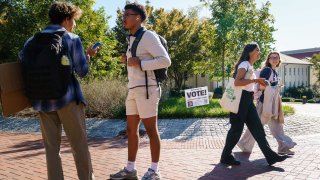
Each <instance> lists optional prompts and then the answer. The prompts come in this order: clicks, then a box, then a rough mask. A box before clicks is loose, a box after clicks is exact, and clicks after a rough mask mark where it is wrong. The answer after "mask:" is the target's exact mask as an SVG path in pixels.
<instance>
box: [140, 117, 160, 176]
mask: <svg viewBox="0 0 320 180" xmlns="http://www.w3.org/2000/svg"><path fill="white" fill-rule="evenodd" d="M143 124H144V127H145V128H146V131H147V134H148V136H149V139H150V150H151V160H152V163H153V166H154V167H151V168H152V169H153V170H154V171H155V172H157V171H158V162H159V158H160V149H161V144H160V135H159V132H158V125H157V116H154V117H150V118H146V119H143Z"/></svg>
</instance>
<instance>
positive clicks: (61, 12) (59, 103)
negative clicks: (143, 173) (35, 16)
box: [21, 2, 97, 180]
mask: <svg viewBox="0 0 320 180" xmlns="http://www.w3.org/2000/svg"><path fill="white" fill-rule="evenodd" d="M81 14H82V11H81V9H79V7H77V6H74V5H72V4H70V3H66V2H55V3H53V4H52V5H51V7H50V9H49V19H50V24H49V25H48V26H47V27H46V28H45V29H44V30H42V31H41V32H40V33H37V34H35V35H34V36H33V37H32V38H30V39H29V40H28V41H27V42H26V43H25V46H24V48H23V50H22V54H21V58H22V59H21V62H22V67H23V76H24V82H25V88H26V95H27V97H28V98H29V99H30V101H31V103H32V106H33V108H34V109H35V110H36V111H39V114H40V125H41V132H42V137H43V141H44V146H45V152H46V160H47V171H48V179H49V180H53V179H54V180H62V179H64V177H63V170H62V163H61V158H60V144H61V133H62V126H63V129H64V131H65V133H66V135H67V137H68V140H69V142H70V144H71V149H72V153H73V157H74V160H75V164H76V168H77V173H78V177H79V179H81V180H91V179H94V175H93V170H92V164H91V157H90V153H89V149H88V143H87V134H86V125H85V113H84V105H85V100H84V97H83V94H82V91H81V88H80V85H79V82H78V81H77V79H76V77H75V75H74V72H75V73H77V75H78V76H80V77H84V76H85V75H86V74H87V73H88V61H89V60H90V57H92V56H94V55H95V54H96V52H97V49H92V48H88V49H87V51H86V55H85V54H84V52H83V47H82V43H81V40H80V38H79V36H77V35H76V34H73V33H71V32H72V31H73V29H74V28H75V26H76V23H75V20H78V19H79V18H80V16H81Z"/></svg>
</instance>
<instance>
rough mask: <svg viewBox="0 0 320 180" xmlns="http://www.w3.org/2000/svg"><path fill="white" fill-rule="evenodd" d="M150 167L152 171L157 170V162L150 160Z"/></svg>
mask: <svg viewBox="0 0 320 180" xmlns="http://www.w3.org/2000/svg"><path fill="white" fill-rule="evenodd" d="M151 169H152V170H153V171H154V172H158V171H159V163H157V162H152V163H151Z"/></svg>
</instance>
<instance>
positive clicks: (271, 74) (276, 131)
mask: <svg viewBox="0 0 320 180" xmlns="http://www.w3.org/2000/svg"><path fill="white" fill-rule="evenodd" d="M280 63H281V60H280V54H279V53H278V52H271V53H269V55H268V58H267V60H266V63H265V67H264V68H263V69H262V70H261V72H260V78H265V79H266V80H269V82H270V85H271V86H274V88H276V93H278V94H276V95H277V96H279V95H280V94H279V93H280V86H277V85H278V84H279V81H278V74H277V72H276V68H277V67H279V65H280ZM265 88H266V86H263V85H260V86H259V89H260V90H261V91H262V95H261V96H260V98H259V100H258V102H257V105H256V107H257V112H258V115H259V117H260V118H261V120H262V124H268V126H269V129H270V132H271V134H272V135H273V137H274V138H275V139H276V140H277V142H278V153H279V154H287V155H294V152H293V151H291V150H290V149H291V148H293V147H294V146H295V145H296V143H295V142H293V141H292V139H291V138H290V137H288V136H286V135H285V134H284V131H283V123H282V122H281V121H280V120H279V119H273V118H268V119H265V118H262V117H261V115H262V109H263V102H264V97H265V94H264V90H265ZM280 101H281V100H280ZM270 103H272V102H270ZM279 108H281V107H279ZM254 143H255V140H254V138H253V136H252V135H251V133H250V131H249V130H248V129H247V130H246V132H245V133H244V135H243V136H242V138H241V139H240V141H239V142H238V147H239V148H240V149H241V150H242V151H244V152H250V153H251V152H252V149H253V146H254Z"/></svg>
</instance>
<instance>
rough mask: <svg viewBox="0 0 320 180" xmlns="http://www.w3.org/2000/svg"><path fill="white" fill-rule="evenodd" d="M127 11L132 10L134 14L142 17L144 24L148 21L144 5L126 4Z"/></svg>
mask: <svg viewBox="0 0 320 180" xmlns="http://www.w3.org/2000/svg"><path fill="white" fill-rule="evenodd" d="M127 9H131V10H133V11H134V12H137V13H138V14H139V15H140V16H141V21H142V22H144V21H145V20H146V19H147V11H146V8H145V7H144V6H143V5H141V4H138V3H136V2H134V3H129V4H126V6H125V7H124V10H127Z"/></svg>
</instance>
